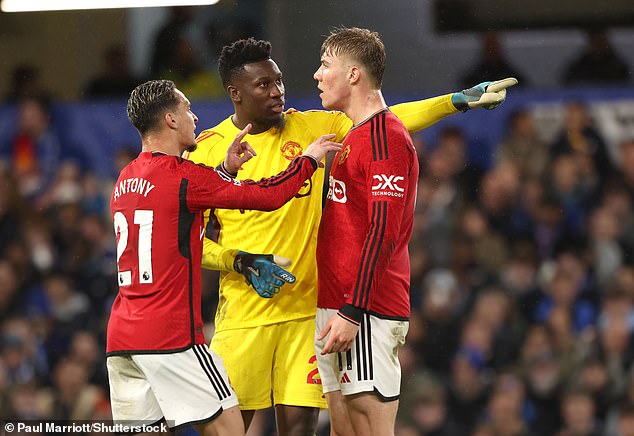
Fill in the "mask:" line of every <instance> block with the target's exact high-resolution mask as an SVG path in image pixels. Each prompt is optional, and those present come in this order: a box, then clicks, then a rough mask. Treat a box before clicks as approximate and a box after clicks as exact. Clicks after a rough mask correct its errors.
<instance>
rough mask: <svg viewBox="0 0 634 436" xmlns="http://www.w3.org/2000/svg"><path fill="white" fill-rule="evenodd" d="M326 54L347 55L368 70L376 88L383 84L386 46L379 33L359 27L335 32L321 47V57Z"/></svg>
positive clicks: (343, 28)
mask: <svg viewBox="0 0 634 436" xmlns="http://www.w3.org/2000/svg"><path fill="white" fill-rule="evenodd" d="M325 52H329V53H331V54H332V55H335V56H339V55H347V56H350V57H352V58H353V59H355V60H356V61H358V62H361V63H362V64H363V66H365V67H366V68H367V69H368V72H369V73H370V76H371V79H372V80H373V81H374V85H375V86H376V88H377V89H378V88H380V87H381V84H382V83H383V73H384V72H385V45H384V44H383V41H382V40H381V36H380V35H379V34H378V33H377V32H372V31H371V30H368V29H361V28H359V27H351V28H346V27H342V28H338V29H335V30H333V31H332V32H331V33H330V35H329V36H328V38H326V40H325V41H324V43H323V44H322V45H321V51H320V54H319V55H320V56H323V55H324V53H325Z"/></svg>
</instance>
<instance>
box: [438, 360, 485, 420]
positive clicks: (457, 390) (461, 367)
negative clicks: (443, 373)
mask: <svg viewBox="0 0 634 436" xmlns="http://www.w3.org/2000/svg"><path fill="white" fill-rule="evenodd" d="M485 364H486V363H485V357H484V356H483V355H482V353H481V352H480V351H479V350H477V349H475V348H461V349H460V350H458V352H457V353H456V355H455V356H454V358H453V361H452V363H451V378H450V381H449V400H448V401H449V403H448V404H449V406H450V410H451V417H452V419H453V420H455V421H456V422H459V423H461V424H462V425H464V426H465V427H467V428H469V429H470V428H473V426H474V425H475V424H476V423H477V421H478V419H479V417H480V414H481V413H482V411H483V410H484V408H485V407H486V402H487V399H488V398H489V394H490V392H489V382H490V380H489V379H488V378H487V374H486V372H485V370H486V367H485Z"/></svg>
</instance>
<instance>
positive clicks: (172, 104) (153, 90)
mask: <svg viewBox="0 0 634 436" xmlns="http://www.w3.org/2000/svg"><path fill="white" fill-rule="evenodd" d="M175 90H176V85H175V84H174V82H172V81H171V80H150V81H149V82H145V83H142V84H141V85H139V86H137V87H136V88H134V90H133V91H132V93H131V94H130V98H129V99H128V118H129V119H130V121H131V122H132V124H133V125H134V127H136V129H137V130H138V131H139V133H140V134H141V136H143V135H145V134H146V133H147V132H148V131H150V130H152V129H155V128H157V127H158V122H159V120H160V118H161V117H162V116H163V114H165V112H167V111H170V110H174V109H176V107H177V106H178V97H177V96H176V92H174V91H175Z"/></svg>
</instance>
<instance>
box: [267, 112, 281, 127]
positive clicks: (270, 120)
mask: <svg viewBox="0 0 634 436" xmlns="http://www.w3.org/2000/svg"><path fill="white" fill-rule="evenodd" d="M266 119H267V124H269V125H271V126H277V125H280V124H282V121H284V113H283V112H281V113H280V112H270V113H269V114H268V116H267V117H266Z"/></svg>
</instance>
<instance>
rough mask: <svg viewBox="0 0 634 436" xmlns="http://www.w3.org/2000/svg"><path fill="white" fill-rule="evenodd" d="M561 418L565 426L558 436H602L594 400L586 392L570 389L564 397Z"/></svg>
mask: <svg viewBox="0 0 634 436" xmlns="http://www.w3.org/2000/svg"><path fill="white" fill-rule="evenodd" d="M561 417H562V420H563V425H562V426H561V428H560V429H559V431H558V432H557V434H556V436H601V425H600V424H601V422H600V421H599V420H597V419H596V418H595V404H594V400H593V399H592V396H591V395H590V394H588V393H587V392H585V391H584V390H581V389H576V390H575V389H570V390H568V391H566V392H565V393H564V394H563V395H562V400H561Z"/></svg>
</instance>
